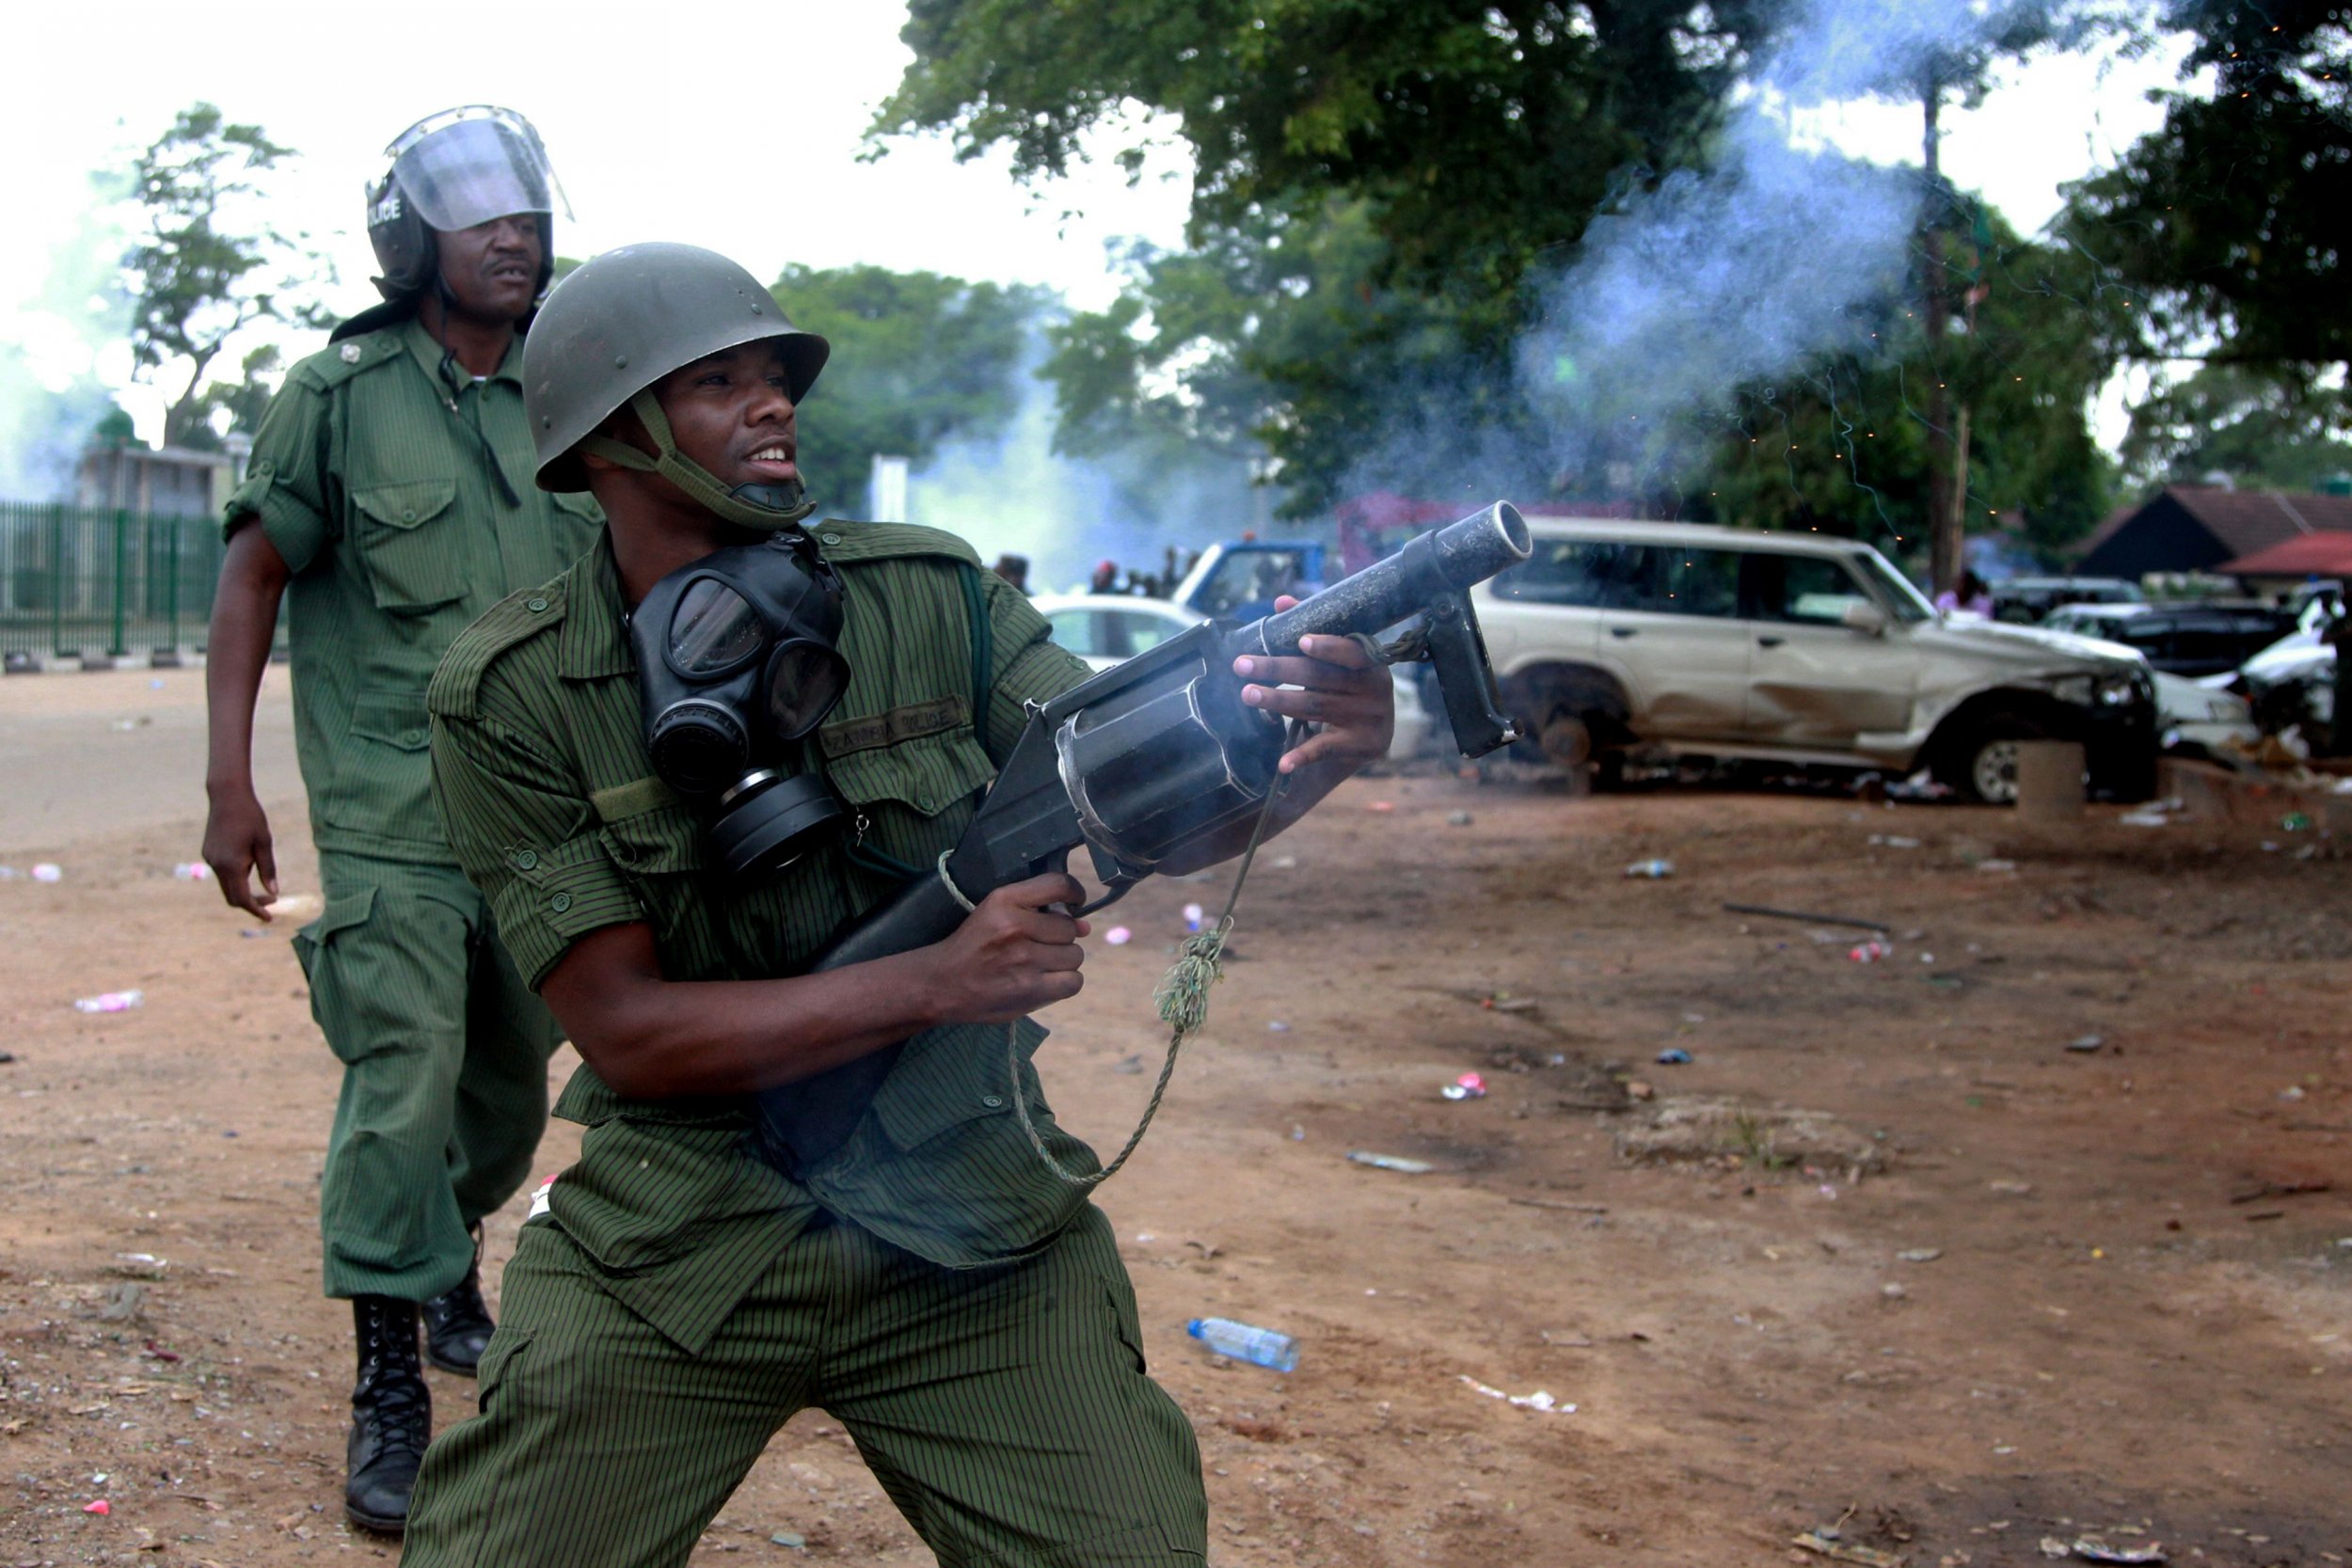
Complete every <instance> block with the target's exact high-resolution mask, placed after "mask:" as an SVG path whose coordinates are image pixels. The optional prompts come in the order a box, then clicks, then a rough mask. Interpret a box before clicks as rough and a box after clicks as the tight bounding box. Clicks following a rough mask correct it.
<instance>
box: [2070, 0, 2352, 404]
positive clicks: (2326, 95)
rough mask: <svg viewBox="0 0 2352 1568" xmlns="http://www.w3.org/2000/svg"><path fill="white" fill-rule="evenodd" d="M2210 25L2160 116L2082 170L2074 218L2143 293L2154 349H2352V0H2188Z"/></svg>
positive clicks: (2090, 247)
mask: <svg viewBox="0 0 2352 1568" xmlns="http://www.w3.org/2000/svg"><path fill="white" fill-rule="evenodd" d="M2165 21H2166V24H2168V25H2169V26H2173V27H2178V28H2185V29H2187V30H2189V31H2191V32H2193V33H2195V34H2196V35H2197V38H2198V40H2199V41H2198V43H2197V45H2196V47H2195V48H2194V49H2192V50H2191V52H2190V54H2189V55H2188V58H2187V60H2186V61H2185V64H2184V67H2183V70H2184V72H2185V74H2195V73H2199V72H2202V71H2212V72H2213V76H2214V90H2213V92H2212V94H2211V96H2204V95H2201V94H2198V93H2194V92H2188V91H2181V92H2175V93H2172V94H2169V96H2168V100H2167V103H2166V109H2165V119H2164V124H2163V126H2162V128H2161V129H2159V130H2157V131H2156V132H2154V133H2153V134H2152V135H2148V136H2145V137H2143V138H2141V140H2140V141H2139V142H2138V143H2137V144H2136V145H2135V146H2134V147H2133V148H2132V149H2131V150H2130V151H2129V152H2128V153H2127V154H2125V156H2124V158H2123V159H2122V162H2121V163H2120V164H2119V165H2118V166H2117V167H2116V168H2114V169H2113V170H2111V171H2110V172H2108V173H2106V174H2104V175H2101V176H2099V177H2097V178H2095V179H2092V180H2090V181H2087V182H2084V183H2082V184H2081V185H2079V186H2077V187H2076V188H2075V189H2074V193H2073V200H2072V202H2071V205H2070V210H2069V213H2068V214H2067V216H2066V219H2065V232H2066V234H2067V236H2068V238H2069V239H2070V240H2071V241H2072V243H2074V244H2075V245H2079V246H2080V247H2081V248H2082V249H2083V250H2084V252H2085V253H2086V254H2088V255H2090V256H2092V257H2094V258H2096V259H2098V260H2099V261H2102V262H2104V263H2105V264H2106V266H2107V267H2108V268H2109V269H2110V270H2111V273H2112V275H2113V277H2114V278H2115V279H2116V280H2117V282H2118V283H2120V284H2122V285H2123V286H2125V287H2128V288H2129V289H2131V290H2133V291H2135V292H2136V294H2137V302H2138V304H2139V305H2140V307H2141V317H2140V323H2139V325H2140V329H2141V332H2142V335H2143V341H2142V343H2141V344H2140V347H2141V349H2142V350H2143V352H2147V353H2151V354H2157V355H2165V354H2171V355H2184V356H2217V357H2219V358H2223V359H2228V360H2233V361H2243V362H2248V363H2252V364H2260V365H2266V366H2271V367H2274V372H2273V373H2277V374H2291V375H2294V376H2296V378H2297V379H2299V380H2302V381H2304V382H2305V383H2309V382H2310V381H2312V379H2314V378H2316V377H2319V376H2321V375H2322V374H2323V373H2324V372H2326V370H2327V368H2328V367H2330V366H2339V367H2340V366H2343V365H2344V364H2346V363H2347V362H2352V290H2347V289H2346V287H2345V271H2344V268H2345V263H2346V261H2347V259H2352V7H2346V6H2345V5H2344V4H2342V3H2341V0H2336V3H2328V0H2255V3H2252V4H2248V3H2245V0H2174V3H2173V4H2171V5H2170V7H2169V9H2168V11H2167V13H2166V17H2165Z"/></svg>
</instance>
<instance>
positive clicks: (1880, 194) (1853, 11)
mask: <svg viewBox="0 0 2352 1568" xmlns="http://www.w3.org/2000/svg"><path fill="white" fill-rule="evenodd" d="M2043 12H2044V7H2043V6H2042V0H2026V3H2023V4H2021V3H2017V0H2010V3H2005V4H1986V3H1983V0H1815V3H1814V4H1812V5H1810V6H1807V7H1805V8H1804V9H1803V11H1801V12H1800V14H1799V16H1798V19H1797V21H1796V23H1795V24H1794V25H1793V26H1792V27H1791V28H1790V29H1789V31H1788V33H1787V34H1786V35H1785V36H1784V37H1782V38H1781V39H1780V40H1778V41H1777V42H1776V43H1775V44H1774V46H1773V47H1772V51H1771V53H1770V54H1769V55H1768V56H1767V57H1766V58H1765V59H1764V60H1763V61H1762V62H1761V64H1760V66H1759V68H1758V70H1757V71H1756V79H1755V82H1754V84H1753V86H1752V87H1750V88H1748V89H1747V90H1746V91H1745V92H1744V93H1743V95H1742V97H1741V100H1740V102H1739V103H1737V104H1736V105H1735V107H1734V109H1733V111H1732V116H1731V119H1730V122H1729V123H1728V125H1727V126H1726V127H1725V130H1724V135H1723V139H1722V144H1721V152H1720V156H1719V157H1718V159H1717V160H1716V162H1715V163H1714V165H1713V166H1711V167H1709V168H1707V169H1705V170H1703V171H1699V172H1680V173H1677V174H1674V175H1672V176H1670V177H1668V178H1667V179H1666V180H1664V181H1663V182H1661V183H1660V184H1659V185H1658V187H1657V188H1656V189H1654V190H1647V191H1643V192H1641V193H1639V194H1637V195H1635V196H1633V197H1631V198H1629V199H1627V200H1626V201H1625V202H1623V204H1622V205H1621V207H1620V208H1619V209H1618V210H1617V211H1614V212H1612V213H1609V214H1604V215H1602V216H1601V217H1599V218H1597V219H1596V220H1595V221H1594V222H1593V224H1592V225H1591V227H1590V229H1589V230H1587V232H1586V234H1585V237H1584V240H1583V243H1582V245H1581V246H1580V250H1579V255H1578V258H1577V260H1576V261H1575V262H1574V263H1573V264H1571V265H1570V266H1569V267H1568V268H1567V269H1566V270H1565V272H1564V273H1562V274H1561V275H1560V276H1559V277H1556V278H1554V279H1551V280H1550V281H1549V282H1548V283H1546V284H1545V285H1544V286H1543V288H1542V290H1541V300H1542V309H1541V310H1540V312H1539V315H1538V320H1537V325H1536V326H1535V327H1534V329H1533V330H1532V331H1530V332H1529V333H1527V334H1526V335H1525V336H1524V337H1523V338H1522V340H1521V341H1520V343H1519V345H1518V367H1517V369H1518V376H1519V380H1520V385H1521V387H1522V388H1523V389H1524V391H1525V392H1526V394H1527V396H1528V398H1529V400H1530V402H1531V403H1532V404H1534V407H1535V408H1536V409H1537V410H1539V411H1540V413H1541V414H1542V415H1543V416H1544V417H1545V420H1546V424H1547V427H1548V429H1547V435H1548V439H1549V444H1550V448H1551V450H1550V451H1549V452H1548V453H1547V454H1546V455H1547V458H1548V460H1549V466H1550V471H1551V473H1552V474H1553V475H1554V476H1558V477H1561V478H1565V479H1571V480H1581V482H1582V483H1585V484H1587V485H1589V484H1590V483H1592V482H1593V481H1594V480H1595V479H1597V477H1598V476H1599V475H1600V474H1602V473H1603V472H1604V471H1607V470H1609V469H1611V468H1613V469H1614V470H1615V471H1616V472H1617V473H1618V474H1619V475H1620V477H1622V476H1623V474H1624V473H1626V472H1627V471H1628V470H1638V471H1640V473H1641V477H1642V479H1654V478H1655V477H1657V475H1656V468H1657V467H1658V465H1660V464H1661V463H1665V462H1668V461H1670V460H1671V453H1672V451H1673V448H1674V443H1675V439H1676V435H1677V425H1680V424H1682V423H1684V422H1685V421H1687V420H1689V419H1690V418H1691V417H1692V416H1693V415H1704V414H1707V413H1709V412H1720V411H1721V409H1722V407H1723V404H1724V402H1725V400H1726V399H1727V398H1728V396H1729V394H1730V393H1731V392H1732V391H1733V390H1734V389H1735V388H1739V387H1740V386H1742V385H1753V384H1755V383H1757V382H1759V381H1764V380H1767V379H1769V378H1772V377H1775V376H1782V375H1787V374H1790V373H1793V372H1798V371H1800V369H1801V368H1802V367H1804V365H1805V363H1806V362H1807V361H1808V360H1810V359H1813V358H1814V357H1816V356H1820V355H1823V354H1830V353H1836V352H1837V351H1840V350H1843V349H1849V348H1853V347H1857V346H1860V345H1862V343H1863V342H1864V341H1865V335H1866V334H1867V331H1868V330H1869V329H1870V327H1871V326H1872V325H1876V324H1874V323H1871V322H1868V321H1866V320H1865V315H1866V311H1867V308H1868V307H1870V306H1871V305H1872V304H1873V303H1875V302H1880V301H1884V300H1886V299H1889V298H1899V297H1901V294H1902V293H1903V290H1904V286H1905V275H1906V272H1907V270H1908V269H1909V267H1910V266H1911V264H1912V254H1911V253H1912V242H1913V235H1914V231H1915V227H1916V224H1917V222H1918V218H1919V211H1920V202H1921V199H1922V198H1923V196H1924V194H1925V191H1924V185H1923V182H1922V179H1921V177H1920V174H1919V172H1918V171H1917V170H1915V169H1912V168H1886V167H1883V166H1877V165H1872V164H1868V163H1864V162H1861V161H1858V160H1855V159H1851V158H1848V157H1846V156H1844V155H1842V154H1840V153H1837V152H1836V151H1831V150H1809V149H1806V148H1804V146H1802V145H1801V143H1802V139H1803V138H1801V137H1799V136H1797V135H1795V134H1794V131H1793V125H1792V120H1793V117H1795V116H1796V115H1798V114H1799V113H1801V112H1802V111H1804V110H1807V109H1811V108H1814V107H1817V106H1820V105H1822V104H1827V103H1837V102H1842V101H1850V100H1852V99H1855V98H1859V97H1862V96H1865V95H1867V94H1873V93H1877V94H1883V95H1886V96H1892V97H1904V96H1914V97H1915V96H1916V92H1917V88H1918V84H1919V83H1920V82H1921V79H1922V73H1923V71H1925V70H1926V69H1927V68H1928V67H1929V66H1930V65H1931V62H1935V61H1938V60H1943V61H1951V60H1954V59H1962V60H1965V59H1968V58H1969V57H1970V56H1972V55H1977V54H1979V52H1981V51H1982V50H1984V49H1985V48H1986V47H1987V46H1988V44H1989V41H1990V40H1992V39H1993V38H1994V36H1996V35H1997V34H2000V33H2002V32H2004V31H2006V30H2007V29H2009V28H2010V26H2011V25H2013V24H2016V23H2017V22H2018V21H2020V20H2022V19H2024V18H2025V17H2026V16H2028V15H2035V16H2038V15H2042V14H2043ZM1640 482H1641V481H1640V480H1638V479H1637V480H1636V483H1640ZM1613 487H1615V488H1622V487H1623V486H1622V484H1618V485H1615V486H1613Z"/></svg>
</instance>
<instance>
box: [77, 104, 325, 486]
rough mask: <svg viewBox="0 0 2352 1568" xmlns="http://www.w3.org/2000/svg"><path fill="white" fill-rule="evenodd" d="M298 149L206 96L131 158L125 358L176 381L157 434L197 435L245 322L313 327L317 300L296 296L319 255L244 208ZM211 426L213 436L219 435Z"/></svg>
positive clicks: (219, 400)
mask: <svg viewBox="0 0 2352 1568" xmlns="http://www.w3.org/2000/svg"><path fill="white" fill-rule="evenodd" d="M292 156H294V152H293V150H292V149H290V148H286V147H281V146H279V145H278V143H276V142H274V141H271V140H270V139H269V137H268V136H267V135H264V134H263V133H262V128H261V127H260V126H258V125H243V124H237V123H234V122H232V121H230V120H229V119H226V118H225V117H224V116H223V115H222V114H221V112H220V110H219V109H217V108H215V106H214V105H212V104H210V103H198V104H195V105H193V106H191V107H189V108H186V109H183V110H181V111H180V114H179V116H178V117H177V118H176V119H174V120H173V121H172V123H171V126H170V128H169V129H167V130H166V131H165V132H164V134H163V135H160V136H158V137H157V138H156V139H155V141H154V142H153V143H152V144H151V146H149V147H148V148H147V149H146V150H144V151H142V152H141V153H139V155H138V157H137V158H136V160H135V162H134V163H133V165H132V176H133V182H134V191H133V195H134V198H135V199H136V200H137V201H138V203H139V205H140V206H141V208H142V209H143V210H144V212H143V219H142V224H141V228H140V231H139V234H138V238H137V241H136V243H135V245H134V246H133V247H132V249H131V251H130V253H129V254H128V255H127V256H125V257H124V259H123V265H124V269H125V272H126V275H127V277H126V282H127V285H128V287H129V290H130V292H131V293H132V295H133V301H134V305H133V318H132V336H131V347H132V355H133V358H134V359H135V363H136V364H137V366H138V368H139V370H140V371H141V372H145V373H146V374H148V375H151V376H153V375H160V374H163V373H165V372H167V370H168V371H173V372H176V373H177V374H178V375H180V376H181V377H182V378H183V379H182V380H181V383H180V390H179V393H178V395H177V396H175V397H174V398H173V399H172V402H171V404H170V405H169V406H168V407H167V409H166V410H165V414H164V443H165V445H167V446H173V445H180V444H183V443H185V442H187V441H189V440H191V439H198V440H200V439H202V436H200V435H199V432H200V431H202V430H205V429H209V428H210V426H209V420H210V419H211V417H212V415H213V414H214V413H215V410H217V409H219V408H221V407H223V406H225V405H226V404H225V402H224V399H225V398H226V397H227V396H228V394H227V393H226V392H221V393H220V395H218V396H215V391H218V390H219V389H218V388H213V387H211V386H209V385H208V382H207V376H208V374H209V372H211V370H212V367H213V364H214V362H215V360H216V359H218V358H219V356H221V354H222V353H223V352H224V351H226V350H227V349H228V348H229V347H230V342H231V341H233V340H234V339H235V338H236V337H237V336H238V334H240V333H242V332H245V331H246V329H248V328H250V327H252V326H254V325H257V324H259V323H262V322H266V321H292V322H298V323H301V324H303V325H316V324H317V323H318V322H319V321H320V319H321V318H320V317H319V316H318V315H317V312H316V309H315V307H312V306H310V305H307V304H302V303H297V302H296V300H295V298H294V295H295V293H297V291H300V290H302V289H304V287H305V286H306V284H307V283H309V282H310V280H312V279H315V278H316V277H317V276H318V275H319V274H320V273H321V272H322V271H323V270H324V269H325V266H326V263H325V262H324V261H322V260H321V259H320V258H318V257H316V256H315V255H312V254H310V253H309V252H307V251H306V250H305V249H304V248H303V246H302V245H301V243H300V241H299V240H298V239H297V238H295V237H290V236H288V235H286V234H284V233H282V232H280V231H279V230H277V229H276V228H274V227H272V226H270V225H269V224H267V223H265V222H262V221H259V220H258V219H251V218H249V217H248V215H247V210H248V209H250V208H251V207H252V206H253V202H252V200H251V198H254V197H256V196H257V195H258V194H259V193H260V191H261V190H262V176H264V175H266V174H268V173H269V172H270V171H271V170H273V169H275V168H277V167H278V166H279V165H280V164H281V163H283V162H284V161H285V160H287V159H289V158H291V157H292ZM215 434H216V433H215Z"/></svg>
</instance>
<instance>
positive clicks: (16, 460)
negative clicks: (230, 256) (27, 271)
mask: <svg viewBox="0 0 2352 1568" xmlns="http://www.w3.org/2000/svg"><path fill="white" fill-rule="evenodd" d="M128 194H129V192H128V186H127V182H122V184H121V186H120V188H117V187H116V186H114V185H112V184H106V183H102V182H93V189H92V191H91V199H90V206H89V207H88V208H87V210H86V211H85V213H84V214H83V217H82V219H81V221H80V222H79V223H78V224H77V225H76V226H75V228H74V230H73V231H72V233H70V234H67V235H65V236H64V237H62V238H61V239H59V240H58V241H57V242H56V245H53V246H52V247H51V248H50V252H49V265H48V273H47V277H45V279H44V280H43V283H42V286H41V289H40V293H38V294H37V295H36V296H34V297H33V298H31V299H28V300H25V301H24V302H23V303H22V305H21V306H20V307H19V308H18V309H16V310H15V311H14V312H13V313H12V315H11V318H10V319H9V321H8V325H7V327H6V329H5V330H6V338H5V339H0V499H8V500H54V499H59V498H62V497H64V496H66V495H67V494H69V493H70V492H71V491H72V485H73V470H74V465H75V464H76V462H77V461H78V460H79V459H80V456H81V451H82V448H83V446H84V444H85V443H87V440H88V439H89V436H90V432H91V431H92V429H93V428H94V427H95V426H96V425H97V424H98V421H99V420H101V419H103V418H104V417H105V415H106V413H107V411H108V410H109V409H110V408H111V406H112V400H111V398H110V396H109V394H108V392H107V390H106V388H105V385H104V383H103V380H102V379H101V376H102V357H103V356H107V355H109V354H112V355H117V356H121V357H122V360H123V363H122V366H121V367H120V368H121V369H123V370H127V369H128V350H127V347H126V344H127V341H128V339H129V336H130V301H129V300H128V298H127V297H125V295H124V293H123V292H122V285H121V276H120V261H121V256H122V252H123V247H124V245H125V243H126V242H125V239H124V236H123V232H122V230H121V228H120V226H119V223H118V222H117V221H116V211H117V210H116V207H115V203H116V202H117V201H119V199H120V198H122V197H124V196H126V195H128ZM107 368H112V367H107Z"/></svg>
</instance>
